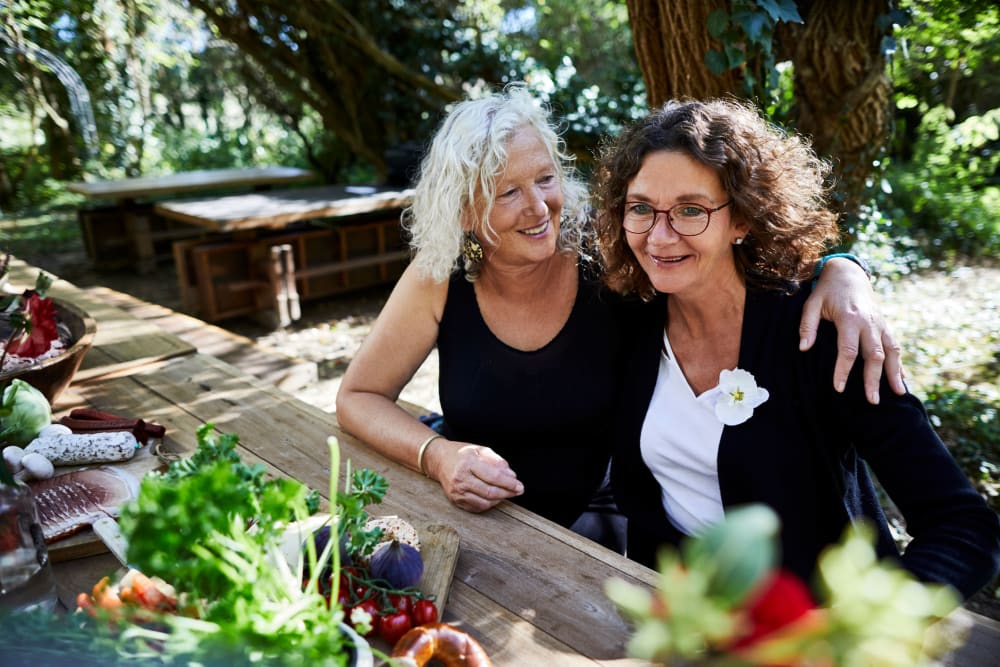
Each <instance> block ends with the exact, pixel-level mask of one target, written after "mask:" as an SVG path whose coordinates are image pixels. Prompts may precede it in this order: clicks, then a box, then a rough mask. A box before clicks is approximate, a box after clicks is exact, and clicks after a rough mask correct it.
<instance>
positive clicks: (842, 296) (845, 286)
mask: <svg viewBox="0 0 1000 667" xmlns="http://www.w3.org/2000/svg"><path fill="white" fill-rule="evenodd" d="M821 317H822V318H823V319H825V320H830V321H831V322H833V323H834V325H835V326H836V327H837V363H836V366H835V367H834V369H833V386H834V388H835V389H836V390H837V391H843V390H844V387H845V386H846V384H847V376H848V375H850V372H851V367H852V366H853V365H854V361H855V359H857V356H858V349H859V347H860V350H861V354H862V355H863V356H864V360H865V370H864V378H865V395H866V396H867V397H868V401H869V402H870V403H872V404H877V403H878V402H879V380H880V378H881V376H882V368H883V364H884V366H885V373H886V379H887V380H888V381H889V386H890V387H892V390H893V391H895V392H896V393H897V394H905V393H906V386H905V385H904V383H903V367H902V362H901V360H900V346H899V344H898V343H897V342H896V340H895V339H894V338H893V336H892V332H891V331H889V328H888V326H887V325H886V323H885V320H884V319H883V318H882V314H881V313H880V312H879V310H878V306H877V304H876V303H875V293H874V291H873V290H872V287H871V282H870V281H869V279H868V276H867V275H865V272H864V271H863V270H862V269H861V267H860V266H858V265H857V264H855V263H854V262H852V261H851V260H849V259H844V258H835V259H831V260H829V261H827V262H826V263H825V264H824V265H823V271H822V273H821V274H820V277H819V281H818V282H817V284H816V288H815V289H813V292H812V294H811V295H810V296H809V299H808V300H807V301H806V303H805V307H804V308H803V310H802V322H801V324H800V325H799V332H800V335H801V341H800V343H799V349H800V350H808V349H809V348H810V347H812V345H813V343H815V342H816V330H817V328H818V327H819V320H820V318H821Z"/></svg>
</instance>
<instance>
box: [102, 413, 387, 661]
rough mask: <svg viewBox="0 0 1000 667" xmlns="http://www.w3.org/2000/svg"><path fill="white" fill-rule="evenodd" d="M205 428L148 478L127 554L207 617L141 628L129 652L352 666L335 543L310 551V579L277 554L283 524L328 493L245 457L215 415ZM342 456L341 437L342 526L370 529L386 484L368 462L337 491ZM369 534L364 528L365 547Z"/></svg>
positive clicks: (131, 517)
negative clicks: (332, 589) (184, 452)
mask: <svg viewBox="0 0 1000 667" xmlns="http://www.w3.org/2000/svg"><path fill="white" fill-rule="evenodd" d="M197 435H198V450H197V451H196V452H195V454H194V455H193V456H192V457H190V458H189V459H187V460H185V461H180V462H177V463H174V464H172V465H171V466H170V468H169V469H168V470H167V471H166V472H165V473H163V474H162V475H148V476H147V477H146V478H145V479H144V480H143V483H142V487H141V489H140V492H139V497H138V499H137V500H136V501H135V502H134V503H132V504H130V505H128V506H126V507H125V508H123V511H122V517H121V521H120V524H121V527H122V532H123V533H124V534H125V536H126V538H127V539H128V542H129V545H130V546H129V549H128V559H129V562H130V563H131V564H133V566H135V567H136V568H137V569H139V570H141V571H143V572H144V573H145V574H147V575H151V576H152V575H155V576H158V577H160V578H162V579H164V580H165V581H167V582H169V583H170V584H172V585H173V586H174V587H175V588H176V589H177V591H178V592H179V593H182V594H186V595H185V596H184V598H185V599H186V603H185V604H190V605H193V606H194V608H195V611H196V615H197V619H194V618H185V617H182V616H165V617H163V618H161V619H160V621H161V622H162V623H163V625H164V627H165V630H163V631H160V630H152V629H146V628H139V627H137V626H132V627H130V629H129V638H130V643H129V647H128V648H129V650H130V652H131V653H132V654H133V655H137V656H139V657H143V658H158V659H160V660H161V661H162V662H165V663H168V664H189V663H199V664H205V665H216V664H218V665H222V664H226V665H230V664H233V665H238V664H249V663H255V664H263V665H268V664H275V665H278V664H280V665H343V664H345V662H346V656H347V651H348V649H349V646H348V645H347V642H348V640H347V639H346V638H345V636H344V635H343V633H341V631H340V629H339V627H338V625H339V623H341V622H342V621H343V620H344V610H343V609H341V608H340V607H339V606H338V605H337V604H336V602H335V601H336V597H334V598H333V599H334V604H333V605H332V606H331V607H329V608H328V607H327V601H326V599H325V598H324V597H323V595H322V594H321V593H320V591H319V586H318V579H319V573H320V572H321V571H322V570H323V569H324V568H325V566H326V564H327V563H328V562H330V561H331V560H332V563H333V567H332V569H333V570H334V571H335V572H339V560H340V559H339V557H338V555H339V554H338V551H337V550H336V549H332V548H330V545H333V541H330V544H329V545H328V546H327V547H326V548H324V549H323V550H322V552H321V553H318V554H317V553H316V552H315V551H316V550H315V548H313V549H307V551H309V552H311V553H309V554H308V559H309V564H310V567H309V570H308V571H309V572H311V573H313V574H311V575H310V577H309V579H308V581H307V583H306V585H305V586H303V570H304V568H303V567H302V566H301V564H299V566H298V567H296V566H295V565H294V564H293V565H292V566H291V567H289V566H288V565H287V563H286V562H285V561H284V559H283V558H282V557H281V556H280V553H279V545H280V542H281V532H282V530H283V527H284V526H286V525H287V523H288V522H289V521H293V520H302V519H304V518H306V517H307V516H308V515H309V514H310V513H311V512H314V511H315V510H316V509H318V502H315V501H318V496H317V495H316V493H315V492H314V491H310V490H309V489H308V488H307V487H306V486H305V485H303V484H301V483H300V482H297V481H295V480H290V479H268V478H266V477H265V469H264V467H263V466H260V465H254V466H248V465H246V464H244V463H243V462H242V461H241V460H240V457H239V454H238V452H237V451H236V445H237V444H238V438H237V436H235V435H231V434H229V435H227V434H221V435H219V434H216V433H215V432H214V430H213V425H212V424H205V425H204V426H202V427H201V428H200V429H199V430H198V434H197ZM331 440H332V439H331ZM338 456H339V453H338V451H337V449H336V441H335V440H332V442H331V459H332V464H331V490H330V492H331V497H335V498H336V501H335V502H336V507H335V508H334V509H333V511H332V514H333V516H334V519H333V520H332V523H333V525H334V526H337V528H338V529H339V528H340V527H341V526H351V527H353V526H357V525H359V524H360V525H361V526H363V525H364V522H365V521H366V520H367V514H366V513H365V511H364V509H363V508H364V505H365V504H368V502H369V501H371V502H378V501H379V500H381V498H382V497H383V496H384V495H385V491H386V489H387V487H388V484H387V482H386V481H385V479H384V478H383V477H381V476H380V475H378V474H376V473H373V472H371V471H367V470H360V471H357V472H356V473H355V474H354V475H353V476H352V475H347V479H348V480H350V482H349V484H348V488H347V489H346V490H345V491H344V492H342V493H341V492H337V490H336V484H335V481H336V478H337V473H338V471H339V458H338ZM338 524H339V525H338ZM362 532H363V531H362ZM352 535H353V533H352ZM375 537H376V539H377V535H376V536H375ZM367 539H368V538H366V537H364V536H359V537H358V541H359V543H360V544H361V546H362V547H364V546H365V545H366V544H367ZM309 543H310V545H311V544H312V543H311V541H309ZM333 579H334V581H339V576H337V575H335V576H334V577H333Z"/></svg>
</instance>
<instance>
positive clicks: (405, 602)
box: [389, 593, 413, 614]
mask: <svg viewBox="0 0 1000 667" xmlns="http://www.w3.org/2000/svg"><path fill="white" fill-rule="evenodd" d="M389 604H390V605H391V606H392V607H393V609H395V610H396V611H401V612H403V613H404V614H409V613H410V610H411V609H412V608H413V598H412V597H410V596H409V595H407V594H406V593H390V594H389Z"/></svg>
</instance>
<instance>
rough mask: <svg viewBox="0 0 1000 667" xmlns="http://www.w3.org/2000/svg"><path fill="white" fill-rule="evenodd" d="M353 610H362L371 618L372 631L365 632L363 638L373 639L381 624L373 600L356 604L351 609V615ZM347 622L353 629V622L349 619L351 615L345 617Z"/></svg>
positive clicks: (376, 606)
mask: <svg viewBox="0 0 1000 667" xmlns="http://www.w3.org/2000/svg"><path fill="white" fill-rule="evenodd" d="M355 609H364V610H365V611H366V612H368V614H369V615H370V616H371V617H372V629H371V630H370V631H369V632H366V633H365V634H364V636H365V637H374V636H375V635H376V634H378V632H379V629H380V627H381V624H382V618H381V617H380V616H379V613H378V612H379V609H378V604H376V603H375V600H372V599H368V600H362V601H361V602H359V603H358V604H356V605H354V606H353V607H351V613H353V612H354V610H355ZM347 620H348V621H350V623H351V626H352V627H353V626H354V621H353V620H352V619H351V614H348V615H347Z"/></svg>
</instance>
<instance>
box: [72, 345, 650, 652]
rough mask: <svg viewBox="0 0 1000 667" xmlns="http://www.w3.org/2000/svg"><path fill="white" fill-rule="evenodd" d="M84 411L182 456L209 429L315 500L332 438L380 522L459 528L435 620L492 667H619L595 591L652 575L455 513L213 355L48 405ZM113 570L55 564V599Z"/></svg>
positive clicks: (608, 620)
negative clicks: (236, 440)
mask: <svg viewBox="0 0 1000 667" xmlns="http://www.w3.org/2000/svg"><path fill="white" fill-rule="evenodd" d="M83 405H89V406H92V407H96V408H99V409H107V410H111V409H115V410H117V411H119V412H122V413H128V414H141V415H144V416H146V417H147V418H148V419H151V420H153V421H156V422H157V423H160V424H163V425H164V426H166V427H167V435H166V438H165V444H166V445H167V446H169V447H170V448H173V449H176V450H178V451H181V452H190V451H192V450H193V449H194V448H195V435H194V434H195V430H196V429H197V428H198V427H199V426H200V425H201V424H203V423H206V422H213V423H214V424H215V425H216V428H217V429H218V430H220V431H222V432H230V433H236V434H238V435H239V436H240V440H241V454H242V456H243V458H244V460H245V461H247V462H248V463H253V462H262V463H264V464H265V465H266V466H267V468H268V470H269V471H270V472H271V473H273V474H276V475H285V476H289V477H294V478H296V479H299V480H301V481H302V482H304V483H305V484H307V485H309V486H310V487H312V488H315V489H318V490H319V491H320V492H321V493H323V494H324V495H325V493H326V489H327V488H328V475H329V471H330V467H329V457H328V453H327V448H326V444H325V443H326V438H327V436H329V435H331V434H332V435H336V436H337V437H338V438H339V440H340V445H341V450H342V457H343V459H350V460H351V462H352V466H353V467H354V468H357V467H367V468H371V469H373V470H376V471H377V472H379V473H381V474H383V475H385V476H386V478H387V479H388V480H389V493H388V495H387V496H386V499H385V501H384V502H383V503H382V504H381V505H380V506H378V511H379V513H385V514H398V515H400V516H402V517H404V518H408V519H410V520H416V521H433V522H437V523H444V524H447V525H449V526H452V527H453V528H455V530H456V531H458V533H459V536H460V540H461V546H460V554H459V559H458V564H457V568H456V571H455V577H454V580H453V583H452V587H451V593H450V596H449V599H448V600H447V604H446V607H445V613H444V619H445V620H447V621H449V622H454V623H457V624H459V625H461V626H462V627H464V628H465V629H467V630H468V631H470V632H471V633H473V634H474V635H475V636H476V637H477V638H478V639H479V640H480V641H481V642H482V644H483V646H484V648H485V649H486V650H487V651H488V652H489V654H490V655H491V657H492V658H493V660H494V664H495V665H498V666H502V665H519V666H524V665H542V664H558V665H593V664H604V663H607V662H614V664H620V663H619V662H618V660H620V659H622V657H623V656H624V645H625V642H626V641H627V639H628V637H629V630H628V627H627V626H626V624H625V623H624V622H623V621H622V619H621V618H620V617H619V615H618V613H617V611H616V610H615V608H614V605H613V604H612V603H611V602H610V601H609V600H608V599H607V598H605V597H604V594H603V592H602V591H601V586H602V584H603V582H604V581H605V580H606V579H608V578H609V577H612V576H615V577H622V578H624V579H626V580H628V581H632V582H644V583H647V584H651V583H652V581H653V576H654V575H653V572H652V571H650V570H647V569H646V568H643V567H641V566H639V565H637V564H635V563H632V562H631V561H628V560H626V559H625V558H623V557H621V556H619V555H617V554H615V553H613V552H610V551H608V550H606V549H604V548H603V547H600V546H599V545H596V544H594V543H592V542H590V541H588V540H585V539H583V538H581V537H579V536H577V535H575V534H574V533H571V532H570V531H568V530H565V529H563V528H561V527H559V526H556V525H555V524H552V523H551V522H549V521H547V520H545V519H542V518H541V517H538V516H537V515H534V514H532V513H530V512H527V511H525V510H523V509H521V508H519V507H517V506H516V505H512V504H509V503H505V504H503V505H502V506H500V507H499V508H497V509H495V510H492V511H490V512H487V513H486V514H482V515H475V514H470V513H467V512H464V511H462V510H460V509H457V508H455V507H454V506H453V505H451V503H449V502H448V501H447V500H446V499H445V497H444V495H443V494H442V492H441V490H440V487H439V486H438V485H437V484H436V483H435V482H432V481H430V480H428V479H426V478H424V477H423V476H422V475H419V474H418V473H415V472H413V471H410V470H408V469H406V468H403V467H402V466H399V465H397V464H395V463H393V462H391V461H388V460H387V459H385V458H383V457H381V456H379V455H378V454H375V453H373V452H372V451H371V450H369V449H368V448H366V447H364V446H363V445H361V444H360V443H358V441H357V440H355V439H354V438H352V437H350V436H348V435H346V434H344V433H343V432H342V431H341V430H340V428H339V426H338V424H337V422H336V418H335V416H334V415H331V414H330V413H327V412H324V411H322V410H319V409H318V408H315V407H312V406H310V405H307V404H305V403H302V402H300V401H298V400H296V399H294V398H293V397H291V396H289V395H287V394H284V393H282V392H281V391H279V390H276V389H274V388H272V387H270V386H268V385H266V384H264V383H261V382H257V381H255V380H253V379H251V378H248V377H247V376H245V375H243V374H242V373H241V372H239V371H238V370H236V369H235V368H233V367H232V366H229V365H227V364H224V363H222V362H220V361H218V360H217V359H214V358H213V357H207V356H204V355H194V356H190V357H186V358H182V359H176V360H173V361H171V362H168V363H167V364H164V365H162V366H161V367H159V368H150V369H143V370H140V371H138V372H135V373H133V374H131V375H129V376H125V377H119V378H112V379H105V380H102V381H99V382H87V383H83V384H74V385H72V386H71V387H70V389H69V390H68V391H67V392H66V393H65V394H64V396H63V400H61V401H60V402H59V405H58V408H59V409H60V410H68V409H70V408H72V407H76V406H83ZM115 568H116V564H115V562H114V560H113V559H112V558H111V557H110V556H108V555H104V556H92V557H89V558H83V559H79V560H74V561H66V562H62V563H57V564H56V577H57V580H58V584H59V592H60V598H61V600H63V601H64V603H66V604H67V605H69V606H70V607H71V608H72V607H73V606H75V603H74V601H75V597H76V594H77V593H78V592H80V591H83V590H88V589H89V588H90V587H92V586H93V584H94V582H96V581H97V580H98V579H99V578H100V576H102V575H103V574H107V573H108V572H110V571H112V570H114V569H115ZM636 664H638V663H636Z"/></svg>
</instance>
